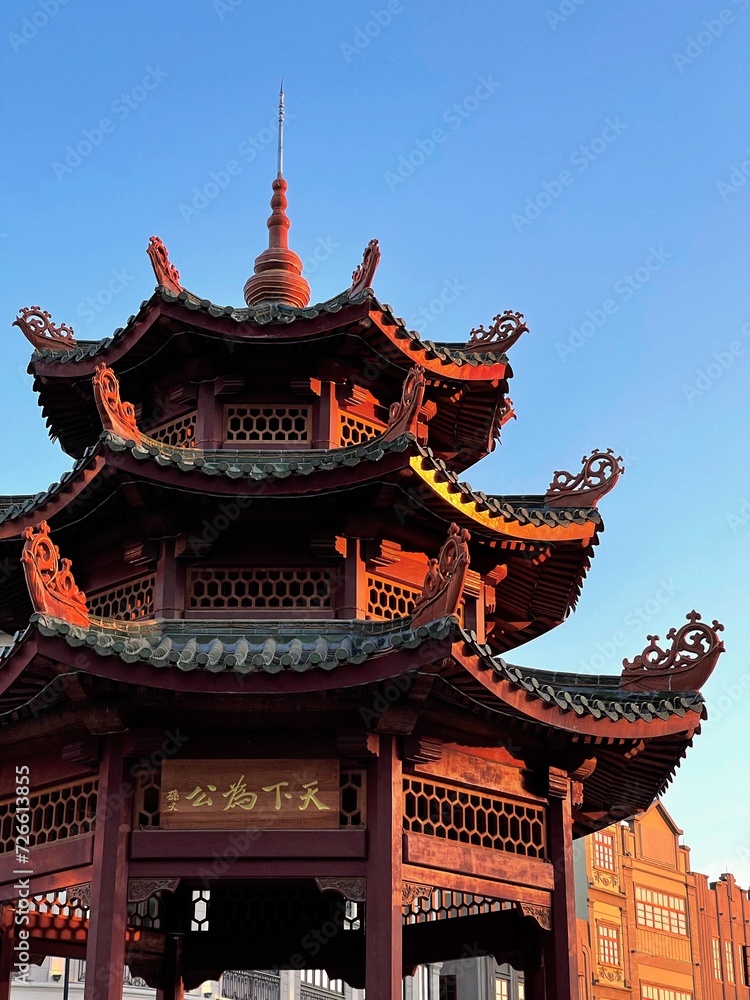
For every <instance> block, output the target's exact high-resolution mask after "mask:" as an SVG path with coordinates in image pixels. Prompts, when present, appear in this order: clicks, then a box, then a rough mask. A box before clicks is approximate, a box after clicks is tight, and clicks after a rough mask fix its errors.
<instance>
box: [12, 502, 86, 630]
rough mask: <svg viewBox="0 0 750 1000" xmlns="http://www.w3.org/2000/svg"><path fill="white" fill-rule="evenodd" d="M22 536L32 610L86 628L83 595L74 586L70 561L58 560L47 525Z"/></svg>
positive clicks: (27, 531)
mask: <svg viewBox="0 0 750 1000" xmlns="http://www.w3.org/2000/svg"><path fill="white" fill-rule="evenodd" d="M23 536H24V538H25V539H26V541H25V543H24V547H23V551H22V553H21V564H22V566H23V571H24V575H25V577H26V586H27V587H28V589H29V595H30V597H31V602H32V604H33V605H34V611H35V612H36V613H37V614H44V615H49V616H50V617H51V618H56V619H58V620H62V621H65V622H68V623H69V624H71V625H81V626H84V627H86V626H88V624H89V612H88V606H87V604H86V595H85V594H84V593H83V591H81V590H79V589H78V587H77V586H76V582H75V580H74V579H73V574H72V573H71V571H70V559H61V558H60V550H59V549H58V547H57V546H56V545H55V543H54V542H53V541H52V539H51V538H50V532H49V525H48V524H47V522H46V521H42V522H41V523H40V524H38V525H37V527H36V528H32V527H29V528H26V530H25V531H24V533H23Z"/></svg>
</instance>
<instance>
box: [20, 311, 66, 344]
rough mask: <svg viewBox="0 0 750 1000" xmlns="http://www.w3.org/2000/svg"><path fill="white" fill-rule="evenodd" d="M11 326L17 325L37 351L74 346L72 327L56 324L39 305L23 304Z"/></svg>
mask: <svg viewBox="0 0 750 1000" xmlns="http://www.w3.org/2000/svg"><path fill="white" fill-rule="evenodd" d="M13 326H17V327H18V329H19V330H20V331H21V333H23V335H24V337H26V339H27V340H28V341H29V342H30V343H32V344H33V345H34V347H36V349H37V350H39V351H43V350H47V349H49V348H53V349H54V348H61V347H65V348H72V347H75V346H76V340H75V336H74V333H73V330H72V328H71V327H69V326H66V325H65V324H64V323H61V324H60V326H56V325H55V324H54V323H53V322H52V316H51V315H50V314H49V313H48V312H46V310H44V309H40V308H39V306H25V307H24V308H23V309H21V310H20V312H19V314H18V316H17V317H16V318H15V319H14V320H13Z"/></svg>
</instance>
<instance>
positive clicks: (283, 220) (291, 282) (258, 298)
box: [245, 174, 310, 308]
mask: <svg viewBox="0 0 750 1000" xmlns="http://www.w3.org/2000/svg"><path fill="white" fill-rule="evenodd" d="M271 186H272V188H273V197H272V198H271V215H270V217H269V219H268V223H267V225H268V249H267V250H264V251H263V253H261V254H260V255H259V256H258V257H256V259H255V273H254V274H253V276H252V277H251V278H248V280H247V283H246V284H245V302H247V304H248V305H249V306H257V305H260V304H261V303H264V302H282V303H284V305H289V306H296V307H297V308H302V307H303V306H306V305H307V303H308V302H309V301H310V286H309V285H308V283H307V281H306V280H305V279H304V278H303V277H302V260H301V258H300V257H299V256H298V255H297V254H296V253H295V252H294V251H293V250H290V249H289V237H288V231H289V226H290V222H289V218H288V216H287V214H286V209H287V206H288V204H289V202H288V201H287V198H286V192H287V188H288V187H289V185H288V184H287V182H286V181H285V180H284V178H283V177H282V176H281V174H279V176H278V177H277V178H276V179H275V180H274V182H273V184H272V185H271Z"/></svg>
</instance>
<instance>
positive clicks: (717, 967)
mask: <svg viewBox="0 0 750 1000" xmlns="http://www.w3.org/2000/svg"><path fill="white" fill-rule="evenodd" d="M711 953H712V955H713V960H714V979H718V981H719V982H721V942H720V941H719V939H718V938H711Z"/></svg>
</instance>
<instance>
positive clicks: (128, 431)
mask: <svg viewBox="0 0 750 1000" xmlns="http://www.w3.org/2000/svg"><path fill="white" fill-rule="evenodd" d="M94 399H95V401H96V408H97V410H98V411H99V418H100V419H101V422H102V426H103V427H104V429H105V431H110V432H111V433H112V434H116V435H117V436H118V437H121V438H123V439H124V440H125V441H134V442H135V443H136V444H140V443H141V441H142V440H143V435H142V434H141V432H140V431H139V429H138V424H137V423H136V419H135V407H134V406H133V404H132V403H126V402H123V400H122V399H120V383H119V381H118V378H117V376H116V375H115V373H114V372H113V371H112V369H111V368H110V367H109V366H108V365H104V364H101V365H97V366H96V374H95V375H94Z"/></svg>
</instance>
